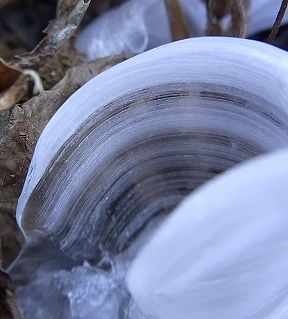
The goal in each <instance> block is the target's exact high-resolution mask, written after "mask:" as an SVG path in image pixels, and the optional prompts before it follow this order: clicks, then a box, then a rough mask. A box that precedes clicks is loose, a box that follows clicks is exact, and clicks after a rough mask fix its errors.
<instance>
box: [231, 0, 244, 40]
mask: <svg viewBox="0 0 288 319" xmlns="http://www.w3.org/2000/svg"><path fill="white" fill-rule="evenodd" d="M231 19H232V26H231V28H232V33H233V36H235V37H238V38H245V36H246V31H247V24H248V14H247V9H246V8H245V5H244V3H243V1H242V0H232V1H231Z"/></svg>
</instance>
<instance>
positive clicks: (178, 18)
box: [165, 0, 189, 41]
mask: <svg viewBox="0 0 288 319" xmlns="http://www.w3.org/2000/svg"><path fill="white" fill-rule="evenodd" d="M165 5H166V10H167V13H168V16H169V20H170V28H171V33H172V38H173V41H177V40H181V39H186V38H188V37H189V31H188V28H187V26H186V24H185V21H184V17H183V14H182V11H181V7H180V4H179V0H165Z"/></svg>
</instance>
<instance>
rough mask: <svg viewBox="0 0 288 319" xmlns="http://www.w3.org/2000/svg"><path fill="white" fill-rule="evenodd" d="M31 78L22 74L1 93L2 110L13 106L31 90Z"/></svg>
mask: <svg viewBox="0 0 288 319" xmlns="http://www.w3.org/2000/svg"><path fill="white" fill-rule="evenodd" d="M29 82H30V78H29V77H28V76H27V75H25V74H21V75H20V77H19V78H18V80H17V81H16V82H15V83H14V84H13V85H12V86H11V87H10V88H9V89H7V90H6V91H5V92H4V93H3V94H1V95H0V111H6V110H10V109H11V108H13V107H14V106H15V105H16V104H17V103H18V102H19V101H21V100H22V99H23V98H24V96H25V95H26V94H27V92H28V91H29Z"/></svg>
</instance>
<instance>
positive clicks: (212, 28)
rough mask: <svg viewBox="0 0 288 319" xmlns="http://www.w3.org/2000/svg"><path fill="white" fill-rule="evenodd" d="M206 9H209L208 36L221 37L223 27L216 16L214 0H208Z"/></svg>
mask: <svg viewBox="0 0 288 319" xmlns="http://www.w3.org/2000/svg"><path fill="white" fill-rule="evenodd" d="M206 8H207V28H206V34H207V35H219V34H221V32H222V30H221V26H220V23H219V20H218V19H217V17H216V14H215V8H214V0H207V1H206Z"/></svg>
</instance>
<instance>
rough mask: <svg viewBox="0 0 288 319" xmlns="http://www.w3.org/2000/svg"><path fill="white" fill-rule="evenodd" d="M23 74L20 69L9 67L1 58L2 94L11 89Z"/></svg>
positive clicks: (0, 79)
mask: <svg viewBox="0 0 288 319" xmlns="http://www.w3.org/2000/svg"><path fill="white" fill-rule="evenodd" d="M21 73H22V72H21V71H20V70H19V69H18V68H15V67H13V66H11V65H9V64H8V63H7V62H5V61H4V60H3V59H1V58H0V94H1V93H3V91H5V90H7V89H8V88H10V86H11V85H13V84H14V83H15V82H16V81H17V79H18V78H19V76H20V75H21Z"/></svg>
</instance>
